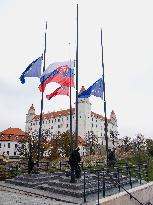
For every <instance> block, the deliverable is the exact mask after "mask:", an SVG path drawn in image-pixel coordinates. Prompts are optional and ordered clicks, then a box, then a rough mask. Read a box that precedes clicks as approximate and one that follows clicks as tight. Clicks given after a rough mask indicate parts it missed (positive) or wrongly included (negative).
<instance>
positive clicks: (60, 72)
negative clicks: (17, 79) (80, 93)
mask: <svg viewBox="0 0 153 205" xmlns="http://www.w3.org/2000/svg"><path fill="white" fill-rule="evenodd" d="M70 70H71V73H70ZM70 74H71V75H70ZM70 76H71V77H70ZM40 82H41V84H40V85H39V89H40V91H41V92H44V90H45V87H46V85H47V84H48V83H50V82H55V83H59V84H60V85H62V86H67V87H69V86H71V87H74V63H73V62H70V61H67V62H56V63H52V64H50V65H49V66H48V67H47V69H46V70H45V71H44V73H43V74H42V75H41V77H40Z"/></svg>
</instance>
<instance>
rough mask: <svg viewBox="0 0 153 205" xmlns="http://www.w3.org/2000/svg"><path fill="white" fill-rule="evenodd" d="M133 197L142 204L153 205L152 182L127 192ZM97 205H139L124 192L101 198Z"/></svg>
mask: <svg viewBox="0 0 153 205" xmlns="http://www.w3.org/2000/svg"><path fill="white" fill-rule="evenodd" d="M128 191H129V192H130V193H131V194H132V195H134V196H135V197H136V198H137V199H138V200H139V201H140V202H141V203H142V204H146V203H147V202H150V203H152V204H153V182H150V183H147V184H145V185H141V186H138V187H135V188H133V189H130V190H128ZM99 202H100V203H99V205H138V204H139V203H138V202H137V201H135V200H134V199H133V198H132V199H130V197H129V195H128V194H127V193H126V192H125V191H124V192H121V193H119V194H114V195H112V196H109V197H106V198H103V199H100V200H99Z"/></svg>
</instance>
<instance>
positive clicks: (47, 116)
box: [33, 108, 75, 121]
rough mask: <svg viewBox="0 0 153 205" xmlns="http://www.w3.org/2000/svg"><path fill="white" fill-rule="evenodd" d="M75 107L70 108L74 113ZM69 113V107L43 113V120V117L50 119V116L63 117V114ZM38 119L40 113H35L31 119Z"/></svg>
mask: <svg viewBox="0 0 153 205" xmlns="http://www.w3.org/2000/svg"><path fill="white" fill-rule="evenodd" d="M74 112H75V109H74V108H72V114H74ZM68 115H70V109H67V110H61V111H57V112H48V113H46V114H43V120H44V119H47V120H48V119H50V118H56V117H63V116H68ZM39 119H40V115H36V116H35V117H34V118H33V120H36V121H37V120H39Z"/></svg>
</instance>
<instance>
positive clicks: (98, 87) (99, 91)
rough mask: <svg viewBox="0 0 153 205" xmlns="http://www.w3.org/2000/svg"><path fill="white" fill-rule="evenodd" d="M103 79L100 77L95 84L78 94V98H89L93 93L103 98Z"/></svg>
mask: <svg viewBox="0 0 153 205" xmlns="http://www.w3.org/2000/svg"><path fill="white" fill-rule="evenodd" d="M103 92H104V88H103V80H102V78H100V79H99V80H97V81H96V82H95V83H94V84H93V85H91V86H90V87H89V88H88V89H87V90H85V91H83V92H82V93H80V94H79V95H78V98H88V97H90V96H91V95H94V96H96V97H101V98H102V99H103Z"/></svg>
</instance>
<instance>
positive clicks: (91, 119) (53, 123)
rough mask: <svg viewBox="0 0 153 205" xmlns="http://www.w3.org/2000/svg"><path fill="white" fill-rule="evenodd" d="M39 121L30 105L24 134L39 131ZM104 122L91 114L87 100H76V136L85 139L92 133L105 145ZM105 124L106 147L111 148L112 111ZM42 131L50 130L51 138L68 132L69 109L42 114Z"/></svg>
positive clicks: (115, 126) (73, 114) (113, 115)
mask: <svg viewBox="0 0 153 205" xmlns="http://www.w3.org/2000/svg"><path fill="white" fill-rule="evenodd" d="M84 90H85V88H84V87H83V86H82V88H81V90H80V93H81V92H83V91H84ZM39 120H40V115H37V114H36V113H35V108H34V106H33V104H32V106H31V107H30V109H29V110H28V113H27V114H26V126H25V132H28V133H29V132H35V131H39ZM104 120H105V118H104V117H103V116H102V115H99V114H97V113H94V112H92V110H91V103H90V101H89V98H85V99H84V98H82V99H78V135H79V136H80V137H81V138H82V139H85V137H86V135H87V134H88V133H90V132H91V131H93V133H94V135H95V136H97V137H98V141H99V143H100V144H103V145H105V137H104ZM107 122H108V145H109V147H112V140H111V139H110V131H117V119H116V115H115V112H114V111H112V112H111V114H110V117H109V118H108V119H107ZM42 129H48V130H50V133H51V135H52V136H53V135H54V134H57V133H63V132H66V131H68V130H70V109H67V110H60V111H57V112H48V113H46V114H43V122H42ZM72 130H73V131H75V108H72Z"/></svg>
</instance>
